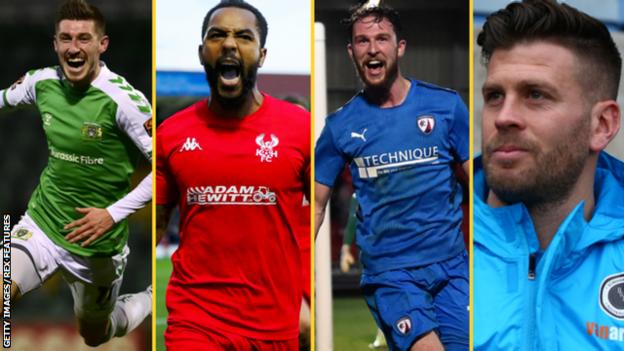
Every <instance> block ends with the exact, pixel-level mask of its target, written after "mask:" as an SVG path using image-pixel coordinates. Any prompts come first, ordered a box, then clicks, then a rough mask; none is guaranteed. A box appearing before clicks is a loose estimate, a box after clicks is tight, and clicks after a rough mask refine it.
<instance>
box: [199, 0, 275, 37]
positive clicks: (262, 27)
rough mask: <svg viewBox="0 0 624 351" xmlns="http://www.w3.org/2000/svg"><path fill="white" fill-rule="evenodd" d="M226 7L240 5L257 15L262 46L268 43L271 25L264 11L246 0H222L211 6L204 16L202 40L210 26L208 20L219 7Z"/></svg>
mask: <svg viewBox="0 0 624 351" xmlns="http://www.w3.org/2000/svg"><path fill="white" fill-rule="evenodd" d="M225 7H238V8H239V9H244V10H247V11H249V12H251V13H253V14H254V16H256V27H257V28H258V32H260V47H264V45H265V44H266V38H267V34H268V33H269V25H268V24H267V21H266V19H265V18H264V16H263V15H262V13H261V12H260V11H259V10H258V9H257V8H255V7H253V6H252V5H250V4H249V3H247V2H245V1H244V0H221V2H220V3H219V4H217V5H216V6H215V7H213V8H211V9H210V11H208V13H207V14H206V17H204V23H203V24H202V31H201V35H202V40H203V39H204V35H206V29H207V28H208V22H210V17H211V16H212V14H213V13H214V12H215V11H217V10H218V9H222V8H225Z"/></svg>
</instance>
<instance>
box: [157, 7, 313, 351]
mask: <svg viewBox="0 0 624 351" xmlns="http://www.w3.org/2000/svg"><path fill="white" fill-rule="evenodd" d="M249 2H250V3H251V4H252V5H254V6H255V7H257V8H258V9H259V10H260V11H261V12H262V14H263V15H264V17H265V18H266V20H267V22H268V26H269V32H268V37H267V42H266V48H267V50H268V53H267V58H266V61H265V63H264V66H263V67H262V68H260V70H259V71H258V87H259V88H260V90H262V91H264V92H266V93H268V94H269V95H272V96H274V97H277V98H282V99H284V98H287V97H288V98H294V99H297V100H299V101H301V102H302V104H304V105H305V106H307V107H309V106H310V38H311V36H310V18H311V14H310V1H308V0H293V1H289V2H288V3H287V5H285V4H286V3H284V2H275V1H266V0H250V1H249ZM217 3H218V2H217V1H216V0H212V1H205V0H158V1H157V3H156V35H157V38H156V95H157V97H156V99H157V110H156V118H157V123H158V124H159V123H160V122H162V121H163V120H165V119H166V118H168V117H170V116H171V115H172V114H174V113H175V112H177V111H180V110H182V109H183V108H185V107H187V106H189V105H191V104H193V103H195V102H197V101H199V100H201V99H205V98H206V97H208V96H209V94H210V89H209V87H208V83H207V82H206V79H205V73H204V70H203V67H202V66H201V65H200V64H199V59H198V57H197V47H198V45H199V44H201V26H202V22H203V19H204V16H205V15H206V13H207V12H208V10H210V8H211V7H212V6H214V5H216V4H217ZM284 6H288V9H287V10H286V9H285V8H284ZM286 13H287V15H286ZM176 219H177V218H176V216H175V215H174V218H172V221H171V223H170V225H169V229H168V232H167V235H166V236H165V238H164V239H163V240H162V241H161V243H160V244H159V245H158V246H157V248H156V254H157V260H156V283H155V288H156V294H155V296H156V350H157V351H162V350H165V347H164V338H163V334H164V331H165V329H166V326H167V309H166V306H165V290H166V288H167V283H168V282H169V277H170V275H171V260H170V256H171V254H172V253H173V251H174V250H175V249H176V247H177V242H178V233H177V220H176Z"/></svg>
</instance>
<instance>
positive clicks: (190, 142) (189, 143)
mask: <svg viewBox="0 0 624 351" xmlns="http://www.w3.org/2000/svg"><path fill="white" fill-rule="evenodd" d="M197 149H199V150H203V149H202V147H201V146H199V143H198V142H197V140H195V138H191V137H188V138H186V141H185V142H184V145H182V147H181V148H180V152H182V151H195V150H197Z"/></svg>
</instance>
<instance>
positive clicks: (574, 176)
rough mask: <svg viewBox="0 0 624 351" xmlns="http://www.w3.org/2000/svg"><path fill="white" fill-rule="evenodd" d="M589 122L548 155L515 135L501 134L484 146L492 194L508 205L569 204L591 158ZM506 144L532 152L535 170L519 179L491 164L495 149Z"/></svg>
mask: <svg viewBox="0 0 624 351" xmlns="http://www.w3.org/2000/svg"><path fill="white" fill-rule="evenodd" d="M589 128H590V126H589V119H588V118H584V119H582V120H581V121H579V122H578V123H577V124H576V125H575V126H573V128H571V129H570V133H568V135H567V136H566V138H565V139H564V140H563V142H561V143H559V145H557V146H556V147H555V148H554V149H553V150H552V151H549V152H547V153H544V152H543V151H542V150H540V149H539V148H538V147H537V146H536V145H535V143H533V142H530V141H521V140H515V136H514V135H510V134H508V135H505V134H499V136H500V137H495V139H494V140H492V141H491V142H490V143H489V144H488V145H487V146H484V148H483V149H484V150H485V151H484V153H483V165H484V171H485V178H486V182H487V184H488V187H489V188H490V190H491V191H492V192H493V193H494V194H496V196H497V197H498V198H499V199H500V200H501V201H503V202H505V203H507V204H514V203H518V202H521V203H524V204H525V205H526V206H527V207H530V208H531V207H540V206H548V205H550V204H557V203H561V202H563V201H565V200H566V199H567V198H568V197H569V196H570V194H571V191H572V189H573V188H574V186H575V184H576V182H577V181H578V179H579V177H580V175H581V173H582V172H583V169H584V166H585V164H586V162H587V159H588V157H589V151H588V150H589V145H588V144H589V139H588V138H589ZM505 142H512V143H514V144H515V145H521V146H522V147H524V148H526V149H528V150H529V152H530V153H531V154H532V155H533V159H534V160H535V165H534V167H532V168H530V169H525V170H524V171H523V172H520V173H519V174H518V176H516V177H508V176H507V175H506V174H505V172H498V171H499V169H498V168H497V167H495V165H494V164H492V163H491V162H490V155H491V154H492V153H493V151H494V149H495V148H496V147H497V146H498V145H501V144H503V143H505Z"/></svg>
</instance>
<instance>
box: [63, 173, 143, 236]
mask: <svg viewBox="0 0 624 351" xmlns="http://www.w3.org/2000/svg"><path fill="white" fill-rule="evenodd" d="M151 199H152V173H150V174H148V175H147V176H145V178H143V180H142V181H141V183H139V185H137V186H136V188H134V189H133V190H132V191H131V192H129V193H128V194H126V196H124V197H123V198H121V199H120V200H118V201H117V202H115V203H114V204H112V205H110V206H109V207H108V208H105V209H104V208H95V207H87V208H76V211H77V212H79V213H81V214H83V215H84V216H83V217H82V218H80V219H77V220H75V221H73V222H71V223H68V224H67V225H66V226H65V227H64V228H63V229H65V230H67V229H72V228H75V229H74V230H73V231H72V232H71V233H69V234H67V235H66V236H65V239H67V241H69V242H70V243H77V242H82V243H81V244H80V246H82V247H86V246H88V245H90V244H91V243H92V242H94V241H95V240H97V239H98V238H100V237H101V236H102V235H104V234H105V233H106V232H108V231H109V230H110V229H111V228H112V227H113V225H115V223H119V222H120V221H122V220H123V219H125V218H126V217H128V216H129V215H131V214H132V213H134V212H136V211H137V210H139V209H141V208H143V207H145V205H146V204H147V203H148V202H149V201H150V200H151Z"/></svg>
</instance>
